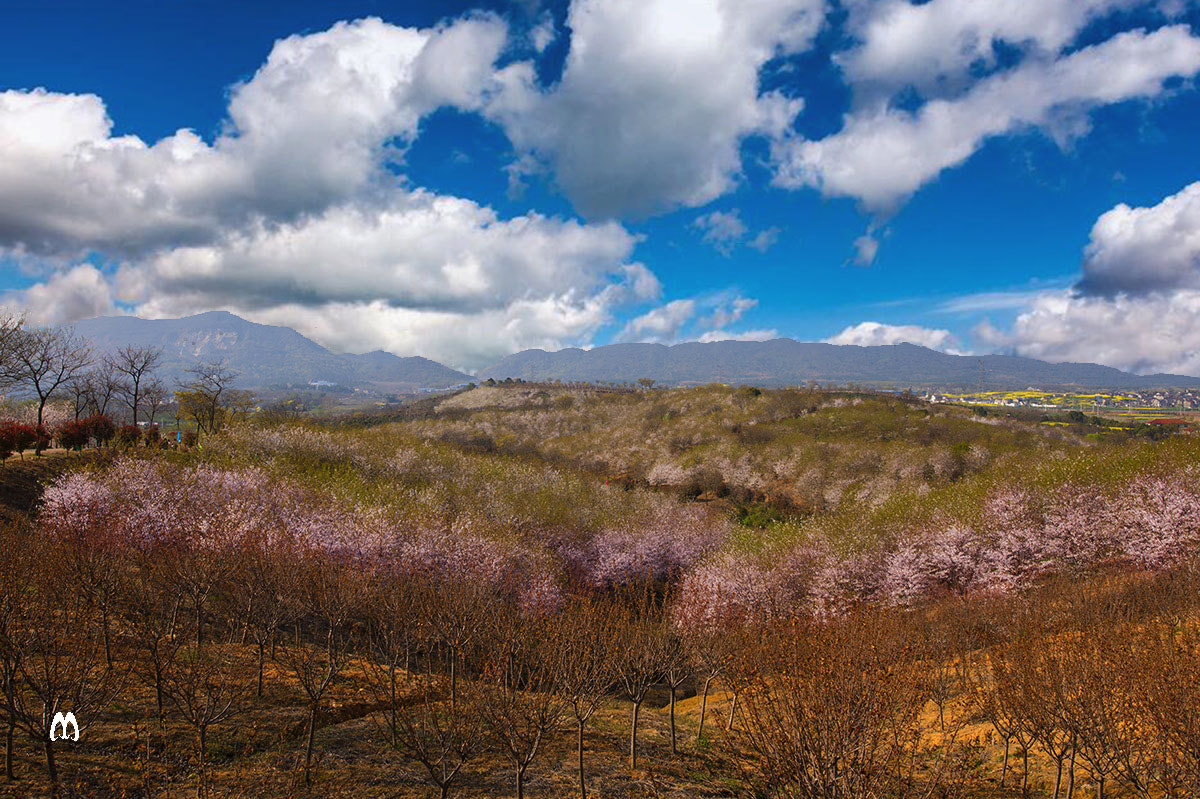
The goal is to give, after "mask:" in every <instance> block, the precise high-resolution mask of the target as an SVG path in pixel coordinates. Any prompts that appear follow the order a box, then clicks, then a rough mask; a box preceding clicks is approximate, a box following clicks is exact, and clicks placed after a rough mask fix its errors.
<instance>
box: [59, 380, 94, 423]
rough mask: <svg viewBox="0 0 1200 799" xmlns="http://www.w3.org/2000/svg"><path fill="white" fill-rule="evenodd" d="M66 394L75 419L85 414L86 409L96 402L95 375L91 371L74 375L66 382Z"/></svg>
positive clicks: (86, 412)
mask: <svg viewBox="0 0 1200 799" xmlns="http://www.w3.org/2000/svg"><path fill="white" fill-rule="evenodd" d="M66 395H67V397H68V398H69V399H70V400H71V410H72V412H73V413H74V415H75V419H76V421H78V420H79V419H80V418H82V417H84V416H87V415H88V411H89V410H90V409H91V407H92V406H93V405H95V404H96V396H95V395H96V378H95V375H94V374H93V373H92V372H83V373H81V374H78V375H76V376H75V377H74V378H72V379H71V380H70V381H69V382H68V383H67V385H66Z"/></svg>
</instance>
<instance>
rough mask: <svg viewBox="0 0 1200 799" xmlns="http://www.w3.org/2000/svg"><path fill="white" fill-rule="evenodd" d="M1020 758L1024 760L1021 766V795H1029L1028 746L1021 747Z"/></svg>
mask: <svg viewBox="0 0 1200 799" xmlns="http://www.w3.org/2000/svg"><path fill="white" fill-rule="evenodd" d="M1021 758H1022V760H1023V761H1024V763H1023V764H1022V767H1021V796H1029V747H1027V746H1022V747H1021Z"/></svg>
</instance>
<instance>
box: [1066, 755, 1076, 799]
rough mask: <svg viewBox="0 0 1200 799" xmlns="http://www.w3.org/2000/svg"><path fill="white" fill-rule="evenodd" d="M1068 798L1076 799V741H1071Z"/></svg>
mask: <svg viewBox="0 0 1200 799" xmlns="http://www.w3.org/2000/svg"><path fill="white" fill-rule="evenodd" d="M1067 799H1075V743H1074V742H1073V741H1072V743H1071V763H1070V765H1069V766H1068V767H1067Z"/></svg>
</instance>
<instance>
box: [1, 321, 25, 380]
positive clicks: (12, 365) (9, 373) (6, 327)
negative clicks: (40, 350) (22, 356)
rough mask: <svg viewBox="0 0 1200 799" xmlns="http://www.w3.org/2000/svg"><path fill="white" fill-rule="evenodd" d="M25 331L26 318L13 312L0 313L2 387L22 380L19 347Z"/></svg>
mask: <svg viewBox="0 0 1200 799" xmlns="http://www.w3.org/2000/svg"><path fill="white" fill-rule="evenodd" d="M24 332H25V320H24V318H23V317H21V316H14V315H12V314H2V315H0V388H10V387H11V386H12V385H13V384H15V383H16V382H18V381H19V380H20V376H21V369H20V361H19V360H18V359H17V347H18V345H19V344H20V342H21V340H22V336H23V334H24Z"/></svg>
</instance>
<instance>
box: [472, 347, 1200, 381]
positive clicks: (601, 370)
mask: <svg viewBox="0 0 1200 799" xmlns="http://www.w3.org/2000/svg"><path fill="white" fill-rule="evenodd" d="M479 377H480V378H481V379H485V380H486V379H487V378H489V377H491V378H495V379H497V380H501V379H504V378H506V377H512V378H522V379H524V380H530V381H544V380H569V381H596V380H610V381H620V382H624V381H633V380H637V379H638V378H640V377H649V378H653V379H655V380H658V381H660V382H664V383H670V384H675V385H694V384H703V383H712V382H720V383H735V384H737V383H741V384H756V385H762V386H784V385H798V384H801V383H806V382H808V381H817V382H820V383H835V384H848V383H855V384H860V385H872V386H882V387H894V388H906V387H914V388H916V387H939V388H953V387H962V388H973V387H976V386H978V385H979V384H980V382H981V379H982V383H983V384H984V386H985V387H987V388H1025V387H1028V386H1039V387H1046V388H1050V387H1055V388H1057V387H1063V388H1066V387H1072V388H1083V387H1088V388H1097V387H1104V388H1127V389H1133V388H1166V387H1184V386H1200V378H1195V377H1187V376H1183V375H1166V374H1154V375H1135V374H1130V373H1129V372H1122V371H1121V370H1119V369H1113V368H1111V367H1108V366H1100V365H1098V364H1094V363H1046V362H1045V361H1038V360H1034V359H1033V358H1022V357H1018V356H1013V355H982V356H974V355H948V354H946V353H944V352H937V351H935V350H931V349H927V348H925V347H920V346H917V345H915V344H892V345H885V346H875V347H860V346H856V345H850V344H843V345H838V344H823V343H812V342H801V341H793V340H792V339H786V338H782V339H774V340H772V341H718V342H711V343H699V342H689V343H686V344H676V345H674V346H666V345H663V344H612V345H609V346H604V347H596V348H594V349H590V350H581V349H565V350H559V351H558V352H546V351H544V350H525V351H524V352H518V353H516V354H515V355H510V356H508V357H507V358H504V359H502V360H501V361H499V362H498V363H496V364H495V365H493V366H490V367H488V368H486V369H483V370H482V371H481V372H480V373H479Z"/></svg>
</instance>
